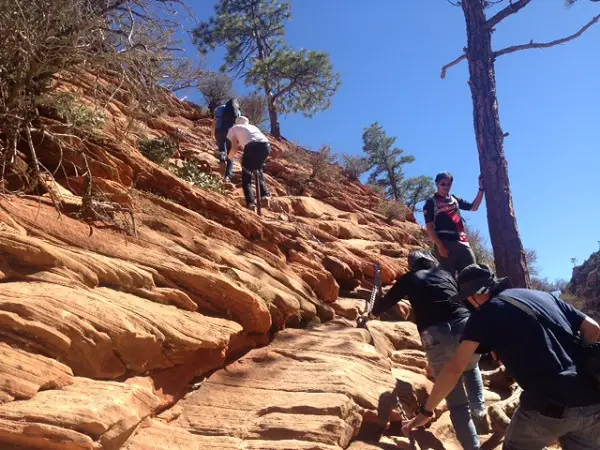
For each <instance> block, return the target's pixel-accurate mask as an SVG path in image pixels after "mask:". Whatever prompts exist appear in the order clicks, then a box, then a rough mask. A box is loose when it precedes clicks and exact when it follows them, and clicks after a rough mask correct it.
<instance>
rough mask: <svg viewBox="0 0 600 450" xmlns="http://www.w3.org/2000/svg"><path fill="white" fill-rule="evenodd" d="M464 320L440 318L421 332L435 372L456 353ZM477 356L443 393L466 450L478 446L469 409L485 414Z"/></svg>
mask: <svg viewBox="0 0 600 450" xmlns="http://www.w3.org/2000/svg"><path fill="white" fill-rule="evenodd" d="M466 323H467V318H464V319H459V320H456V321H454V322H442V323H438V324H435V325H432V326H430V327H428V328H427V329H426V330H424V331H423V332H422V333H421V341H422V342H423V346H424V347H425V352H426V353H427V358H428V359H429V363H430V364H431V368H432V369H433V372H434V374H435V375H436V376H437V375H438V374H439V373H440V372H441V370H442V368H443V367H444V366H445V365H446V363H447V362H448V361H450V359H451V358H452V357H453V356H454V353H456V350H457V349H458V346H459V345H460V338H461V336H462V334H463V331H464V329H465V325H466ZM479 358H480V356H479V355H474V356H473V359H472V360H471V362H470V363H469V365H468V366H467V368H466V369H465V372H464V373H463V376H462V379H461V380H459V381H458V383H456V386H455V387H454V389H453V390H452V392H450V394H449V395H448V397H446V403H447V404H448V409H449V410H450V420H451V421H452V425H453V426H454V430H455V431H456V437H457V438H458V440H459V441H460V443H461V445H462V446H463V448H464V449H465V450H473V449H479V448H480V442H479V437H478V436H477V430H476V429H475V424H474V423H473V420H472V419H471V411H472V412H473V414H478V415H481V414H485V398H484V395H483V380H482V378H481V372H480V371H479V365H478V363H479ZM465 388H466V391H465Z"/></svg>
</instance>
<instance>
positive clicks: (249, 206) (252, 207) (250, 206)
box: [247, 203, 256, 212]
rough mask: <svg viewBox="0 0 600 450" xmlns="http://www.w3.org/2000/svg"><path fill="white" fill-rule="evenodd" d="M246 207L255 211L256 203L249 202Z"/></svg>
mask: <svg viewBox="0 0 600 450" xmlns="http://www.w3.org/2000/svg"><path fill="white" fill-rule="evenodd" d="M247 208H248V209H249V210H250V211H252V212H256V204H255V203H250V204H249V205H248V206H247Z"/></svg>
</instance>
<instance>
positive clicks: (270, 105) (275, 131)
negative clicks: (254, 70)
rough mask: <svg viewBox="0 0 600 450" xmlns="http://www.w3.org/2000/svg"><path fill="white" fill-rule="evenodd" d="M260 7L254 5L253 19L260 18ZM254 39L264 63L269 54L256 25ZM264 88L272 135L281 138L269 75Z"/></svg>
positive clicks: (259, 57)
mask: <svg viewBox="0 0 600 450" xmlns="http://www.w3.org/2000/svg"><path fill="white" fill-rule="evenodd" d="M257 7H258V3H255V4H253V5H252V15H253V17H255V18H256V17H258V11H257V10H256V8H257ZM254 37H255V39H256V49H257V50H258V59H260V60H261V61H264V60H265V59H266V58H267V54H266V52H265V45H264V43H263V41H262V37H261V35H260V31H259V29H258V26H257V25H254ZM263 88H264V89H265V97H266V98H267V109H268V110H269V120H270V122H271V134H272V135H273V136H275V137H276V138H280V137H281V129H280V128H279V119H278V117H277V107H276V106H275V101H274V98H273V91H272V90H271V83H270V81H269V74H268V73H267V74H266V75H265V79H264V82H263Z"/></svg>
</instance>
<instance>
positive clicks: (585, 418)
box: [404, 264, 600, 450]
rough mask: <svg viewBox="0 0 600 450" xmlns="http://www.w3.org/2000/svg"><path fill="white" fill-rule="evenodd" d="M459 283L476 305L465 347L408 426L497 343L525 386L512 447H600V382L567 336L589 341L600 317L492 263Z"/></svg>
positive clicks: (510, 433) (595, 338) (597, 332)
mask: <svg viewBox="0 0 600 450" xmlns="http://www.w3.org/2000/svg"><path fill="white" fill-rule="evenodd" d="M458 284H459V287H460V294H459V296H457V298H455V300H464V299H466V300H467V301H468V302H469V303H470V304H471V305H472V306H473V307H474V308H475V312H474V313H473V314H471V316H470V318H469V320H468V322H467V325H466V327H465V331H464V333H463V337H462V342H461V344H460V346H459V348H458V350H457V352H456V353H455V355H454V357H453V358H452V360H450V362H448V364H446V366H445V367H444V369H443V370H442V372H441V374H440V376H439V377H438V378H437V380H436V383H435V385H434V387H433V390H432V391H431V395H430V396H429V398H428V400H427V402H426V403H425V404H424V405H422V406H421V408H420V411H419V415H418V416H417V417H415V418H414V419H412V420H410V421H408V422H406V423H405V425H404V430H405V432H408V430H410V429H412V428H417V427H419V426H422V425H424V424H426V423H427V422H428V421H429V420H430V417H431V415H432V412H433V411H434V409H435V407H436V406H437V405H438V404H439V403H440V402H441V401H442V399H443V398H444V397H445V396H446V395H448V393H449V392H450V391H451V390H452V388H453V387H454V385H455V384H456V381H457V380H458V378H459V377H460V376H461V375H462V372H463V370H464V368H465V367H466V365H467V364H468V363H469V361H470V360H471V358H472V357H473V354H474V353H485V352H488V351H494V352H495V353H496V355H497V356H498V359H500V360H501V361H502V363H503V364H504V365H505V367H506V369H507V371H508V373H509V374H510V375H511V376H512V377H513V378H514V379H515V380H516V381H517V383H518V384H519V385H520V386H521V387H522V388H523V394H522V395H521V405H520V407H519V409H518V410H517V411H516V412H515V414H514V416H513V417H512V420H511V423H510V426H509V428H508V430H507V432H506V436H505V442H504V449H505V450H542V449H544V448H545V447H546V446H547V445H550V444H551V443H552V442H554V441H557V440H558V441H559V442H560V444H561V446H562V448H563V449H565V450H598V449H600V388H599V387H598V386H597V385H596V384H595V382H594V381H593V380H592V378H591V377H588V376H586V375H585V374H583V373H581V371H580V370H578V368H577V367H576V365H575V362H574V361H573V356H572V353H573V349H572V342H568V341H569V340H568V339H565V336H566V335H567V334H570V335H574V336H579V337H580V338H581V340H582V341H583V343H584V344H587V345H589V344H592V343H596V342H599V341H600V326H599V325H598V323H597V322H596V321H594V320H593V319H591V318H590V317H587V316H586V315H585V314H583V313H582V312H581V311H579V310H577V309H575V308H574V307H573V306H571V305H569V304H567V303H565V302H564V301H562V300H560V299H558V298H556V297H555V296H553V295H552V294H549V293H547V292H541V291H534V290H530V289H508V288H507V286H508V283H507V280H506V279H500V280H498V279H496V277H495V276H494V274H493V272H492V271H491V270H490V269H489V267H487V266H480V265H476V264H473V265H471V266H469V267H467V268H465V269H464V270H463V271H462V272H461V273H460V275H459V277H458ZM536 316H537V317H536ZM550 324H552V325H551V326H550ZM558 331H562V332H560V333H559V332H558Z"/></svg>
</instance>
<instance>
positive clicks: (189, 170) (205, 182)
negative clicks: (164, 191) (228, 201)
mask: <svg viewBox="0 0 600 450" xmlns="http://www.w3.org/2000/svg"><path fill="white" fill-rule="evenodd" d="M169 170H170V171H171V172H173V173H174V174H175V175H176V176H178V177H179V178H181V179H182V180H185V181H187V182H188V183H189V184H191V185H193V186H196V187H199V188H201V189H207V190H210V191H215V192H219V193H221V194H222V193H223V192H224V189H223V182H222V180H221V178H220V177H219V176H216V175H213V174H211V173H206V172H203V171H202V169H201V168H200V167H199V166H198V163H197V162H195V161H193V160H189V159H187V160H185V161H184V162H183V165H182V166H181V167H177V166H174V165H173V166H170V167H169Z"/></svg>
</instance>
